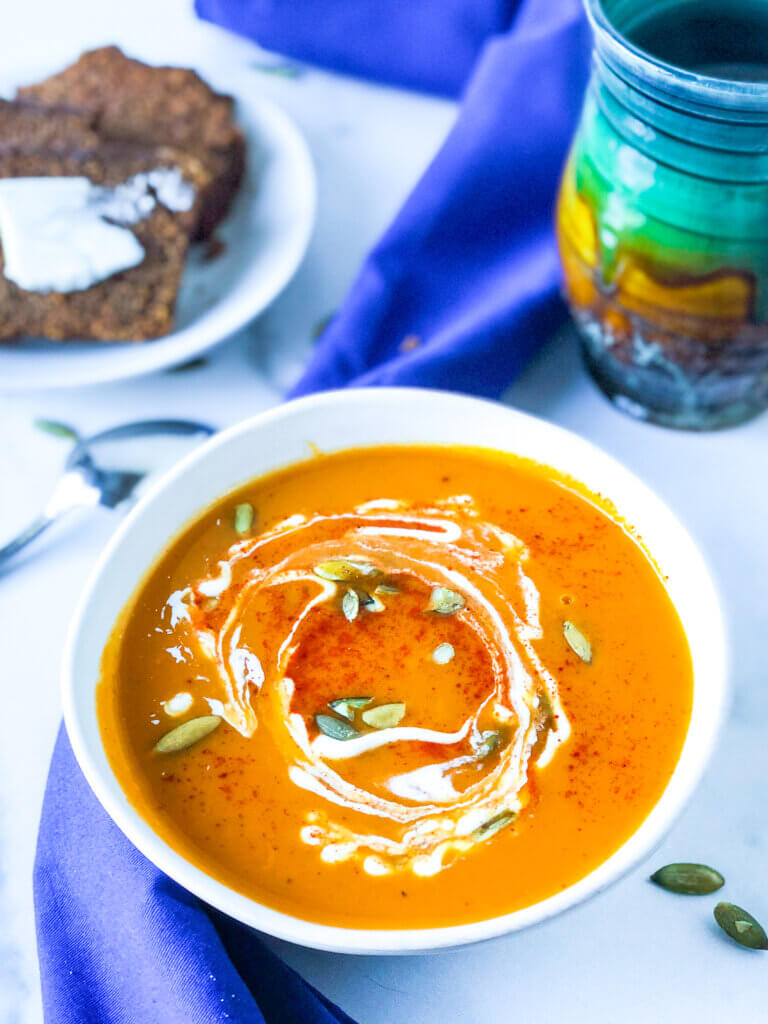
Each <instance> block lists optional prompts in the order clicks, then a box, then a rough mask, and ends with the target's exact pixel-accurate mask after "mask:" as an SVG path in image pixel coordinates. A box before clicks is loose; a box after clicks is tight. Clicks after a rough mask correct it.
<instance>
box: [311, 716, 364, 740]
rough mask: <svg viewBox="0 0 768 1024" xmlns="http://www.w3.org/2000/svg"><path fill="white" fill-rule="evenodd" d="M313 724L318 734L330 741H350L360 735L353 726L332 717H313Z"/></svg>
mask: <svg viewBox="0 0 768 1024" xmlns="http://www.w3.org/2000/svg"><path fill="white" fill-rule="evenodd" d="M315 724H316V725H317V728H318V729H319V730H320V732H322V733H325V735H326V736H330V738H331V739H332V740H352V739H354V738H355V736H359V735H360V733H359V732H358V731H357V729H356V728H355V727H354V725H350V723H349V722H345V721H344V720H343V719H341V718H334V717H333V716H332V715H315Z"/></svg>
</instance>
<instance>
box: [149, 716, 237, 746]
mask: <svg viewBox="0 0 768 1024" xmlns="http://www.w3.org/2000/svg"><path fill="white" fill-rule="evenodd" d="M220 725H221V717H220V716H219V715H203V716H202V717H200V718H190V719H189V721H188V722H182V723H181V725H177V726H176V728H175V729H171V731H170V732H167V733H166V734H165V736H162V737H161V738H160V739H159V740H158V741H157V743H156V744H155V748H154V749H155V752H156V753H158V754H176V753H178V751H180V750H186V749H187V748H188V747H191V746H192V745H193V744H195V743H197V742H198V741H199V740H202V739H205V737H206V736H208V735H209V734H210V733H212V732H213V730H214V729H218V727H219V726H220Z"/></svg>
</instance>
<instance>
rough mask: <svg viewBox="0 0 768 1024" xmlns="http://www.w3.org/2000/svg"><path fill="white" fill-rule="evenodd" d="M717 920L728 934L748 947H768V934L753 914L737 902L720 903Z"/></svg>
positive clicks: (716, 912) (716, 909)
mask: <svg viewBox="0 0 768 1024" xmlns="http://www.w3.org/2000/svg"><path fill="white" fill-rule="evenodd" d="M714 913H715V920H716V921H717V923H718V924H719V925H720V927H721V928H722V929H723V931H724V932H725V934H726V935H730V937H731V938H732V939H733V941H734V942H738V944H739V945H740V946H745V947H746V948H747V949H768V935H766V934H765V929H764V928H763V926H762V925H761V924H760V922H759V921H756V920H755V918H754V917H752V915H751V914H750V913H749V912H748V911H746V910H744V909H743V908H742V907H737V906H736V904H735V903H718V904H717V906H716V907H715V911H714Z"/></svg>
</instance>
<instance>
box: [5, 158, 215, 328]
mask: <svg viewBox="0 0 768 1024" xmlns="http://www.w3.org/2000/svg"><path fill="white" fill-rule="evenodd" d="M158 167H171V168H178V170H179V171H180V172H181V174H182V177H183V178H184V180H185V181H186V182H187V183H189V184H190V185H192V186H193V187H194V188H195V189H196V194H197V195H198V196H199V195H200V194H201V192H203V191H204V189H205V188H206V187H207V186H208V184H209V183H210V175H209V173H208V171H207V169H206V168H205V167H204V166H203V164H202V163H201V161H200V160H199V159H198V158H197V157H195V156H193V155H190V154H189V153H186V152H183V151H181V150H178V149H175V148H173V147H171V146H147V145H136V144H132V145H125V144H121V143H101V144H100V145H98V146H96V147H93V148H86V149H77V148H71V149H70V150H68V151H56V150H55V149H53V148H49V149H31V148H26V147H23V146H18V147H16V148H13V147H9V146H6V147H3V146H2V145H0V177H2V178H16V177H48V176H59V177H76V176H84V177H86V178H88V179H89V180H90V181H92V182H93V183H94V184H95V185H102V186H106V187H111V186H115V185H118V184H121V183H123V182H125V181H127V180H128V179H129V178H130V177H132V176H133V175H134V174H138V173H141V172H148V171H151V170H154V169H155V168H158ZM198 219H199V202H198V203H196V204H195V205H194V206H193V207H192V208H191V209H190V210H188V211H171V210H168V209H166V207H164V206H163V205H162V204H161V203H160V202H159V201H158V202H157V203H156V205H155V207H154V209H153V210H152V212H151V214H150V215H149V216H147V217H146V218H145V219H143V220H140V221H139V222H137V223H136V224H131V225H129V230H131V231H133V233H134V234H135V235H136V238H137V239H138V241H139V242H140V244H141V245H142V247H143V248H144V251H145V253H146V255H145V258H144V260H143V261H142V262H141V263H140V264H139V265H138V266H136V267H132V268H130V269H128V270H124V271H121V272H119V273H117V274H113V275H112V276H111V277H109V278H107V279H106V280H104V281H100V282H98V283H96V284H94V285H91V287H89V288H87V289H84V290H82V291H74V292H69V293H66V294H64V293H57V292H46V293H42V292H29V291H24V290H23V289H21V288H19V287H17V286H16V285H15V284H14V283H13V282H11V281H8V280H7V279H6V278H5V277H4V276H3V275H2V254H1V253H0V338H3V339H6V340H7V339H13V338H18V337H22V336H32V337H44V338H49V339H52V340H68V339H78V340H79V339H84V340H87V339H90V340H98V341H141V340H145V339H148V338H156V337H160V336H162V335H164V334H167V333H168V332H169V331H170V330H171V328H172V326H173V312H174V305H175V302H176V295H177V292H178V289H179V282H180V279H181V273H182V270H183V268H184V261H185V258H186V255H187V249H188V247H189V241H190V229H191V227H192V226H193V225H194V224H195V223H197V221H198Z"/></svg>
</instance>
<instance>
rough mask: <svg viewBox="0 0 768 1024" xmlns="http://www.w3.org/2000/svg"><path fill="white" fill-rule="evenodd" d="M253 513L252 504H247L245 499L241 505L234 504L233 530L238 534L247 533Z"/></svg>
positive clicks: (253, 516)
mask: <svg viewBox="0 0 768 1024" xmlns="http://www.w3.org/2000/svg"><path fill="white" fill-rule="evenodd" d="M255 515H256V513H255V512H254V511H253V505H249V503H248V502H247V501H244V502H243V504H242V505H236V506H235V531H236V532H237V533H240V534H243V533H248V532H249V531H250V529H251V527H252V526H253V520H254V518H255Z"/></svg>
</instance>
